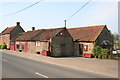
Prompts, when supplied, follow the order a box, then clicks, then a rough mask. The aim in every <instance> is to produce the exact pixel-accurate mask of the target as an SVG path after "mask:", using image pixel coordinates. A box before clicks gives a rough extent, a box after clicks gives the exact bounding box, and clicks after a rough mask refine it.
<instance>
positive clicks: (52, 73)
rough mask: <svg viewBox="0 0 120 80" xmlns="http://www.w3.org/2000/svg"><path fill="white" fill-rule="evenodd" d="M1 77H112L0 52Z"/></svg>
mask: <svg viewBox="0 0 120 80" xmlns="http://www.w3.org/2000/svg"><path fill="white" fill-rule="evenodd" d="M71 65H72V64H71ZM88 67H89V66H88ZM2 78H112V77H111V76H106V75H101V74H96V73H92V72H87V71H84V70H77V69H73V68H68V67H63V66H58V65H54V64H49V63H45V62H40V61H35V60H31V59H27V58H21V57H18V56H14V55H10V54H6V53H2Z"/></svg>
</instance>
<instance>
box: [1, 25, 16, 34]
mask: <svg viewBox="0 0 120 80" xmlns="http://www.w3.org/2000/svg"><path fill="white" fill-rule="evenodd" d="M15 27H16V26H13V27H7V28H6V29H5V30H4V31H2V34H3V35H4V34H8V33H10V31H12V30H13V29H14V28H15Z"/></svg>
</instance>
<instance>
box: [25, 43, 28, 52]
mask: <svg viewBox="0 0 120 80" xmlns="http://www.w3.org/2000/svg"><path fill="white" fill-rule="evenodd" d="M24 52H28V43H27V42H25V47H24Z"/></svg>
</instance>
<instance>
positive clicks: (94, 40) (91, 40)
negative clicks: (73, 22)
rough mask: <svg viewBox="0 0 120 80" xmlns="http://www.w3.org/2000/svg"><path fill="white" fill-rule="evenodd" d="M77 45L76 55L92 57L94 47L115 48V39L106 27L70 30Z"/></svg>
mask: <svg viewBox="0 0 120 80" xmlns="http://www.w3.org/2000/svg"><path fill="white" fill-rule="evenodd" d="M68 31H69V33H70V34H71V36H72V37H73V39H74V42H75V44H76V51H77V52H75V53H77V54H80V55H81V56H84V57H91V54H93V52H92V50H93V48H94V46H96V45H98V46H101V47H103V48H108V49H110V48H113V38H112V37H111V34H110V31H109V30H108V29H107V27H106V25H98V26H88V27H78V28H68Z"/></svg>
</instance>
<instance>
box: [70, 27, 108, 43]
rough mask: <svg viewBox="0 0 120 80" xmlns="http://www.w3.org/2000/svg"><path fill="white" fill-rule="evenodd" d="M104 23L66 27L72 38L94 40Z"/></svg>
mask: <svg viewBox="0 0 120 80" xmlns="http://www.w3.org/2000/svg"><path fill="white" fill-rule="evenodd" d="M105 26H106V25H98V26H88V27H78V28H68V31H69V33H70V34H71V36H72V37H73V39H74V40H79V41H95V40H96V39H97V37H98V36H99V34H100V33H101V31H102V30H103V29H104V27H105Z"/></svg>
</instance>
